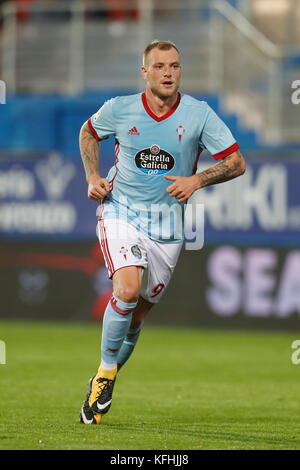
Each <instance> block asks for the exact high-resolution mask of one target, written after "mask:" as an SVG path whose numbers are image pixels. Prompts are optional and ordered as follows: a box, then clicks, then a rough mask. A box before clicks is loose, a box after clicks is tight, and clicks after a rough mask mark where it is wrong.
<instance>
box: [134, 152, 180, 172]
mask: <svg viewBox="0 0 300 470" xmlns="http://www.w3.org/2000/svg"><path fill="white" fill-rule="evenodd" d="M135 164H136V166H137V167H138V169H139V170H141V171H142V172H143V173H146V174H147V175H161V174H163V173H167V172H168V171H170V170H172V168H173V167H174V165H175V159H174V157H173V156H172V155H171V154H170V153H169V152H167V151H166V150H163V149H161V148H160V147H159V145H156V144H153V145H151V147H150V148H147V149H143V150H140V151H139V152H138V153H137V154H136V155H135Z"/></svg>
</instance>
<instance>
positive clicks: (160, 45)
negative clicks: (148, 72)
mask: <svg viewBox="0 0 300 470" xmlns="http://www.w3.org/2000/svg"><path fill="white" fill-rule="evenodd" d="M172 48H174V49H175V50H176V51H177V52H178V54H180V52H179V49H178V48H177V46H176V45H175V44H174V42H172V41H159V40H158V39H155V40H154V41H152V42H150V43H149V44H148V46H146V48H145V50H144V54H143V65H145V64H146V60H147V56H148V54H149V52H151V51H152V49H159V50H160V51H169V50H170V49H172Z"/></svg>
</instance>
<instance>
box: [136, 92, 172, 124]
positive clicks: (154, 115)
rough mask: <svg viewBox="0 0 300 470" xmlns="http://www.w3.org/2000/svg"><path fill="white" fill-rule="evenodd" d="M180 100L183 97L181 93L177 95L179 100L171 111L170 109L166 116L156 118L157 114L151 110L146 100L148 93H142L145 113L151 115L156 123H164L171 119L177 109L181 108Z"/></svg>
mask: <svg viewBox="0 0 300 470" xmlns="http://www.w3.org/2000/svg"><path fill="white" fill-rule="evenodd" d="M180 99H181V95H180V93H179V92H178V93H177V100H176V102H175V104H174V106H172V108H171V109H169V111H168V112H167V113H166V114H164V115H163V116H156V114H154V113H153V112H152V111H151V109H150V108H149V105H148V103H147V98H146V93H145V92H144V93H142V102H143V105H144V108H145V111H146V113H148V114H149V116H150V117H152V119H154V120H155V121H157V122H160V121H164V120H165V119H167V118H168V117H170V116H171V115H172V114H173V113H175V111H176V109H177V108H178V106H179V103H180Z"/></svg>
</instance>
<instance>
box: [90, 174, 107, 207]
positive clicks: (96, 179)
mask: <svg viewBox="0 0 300 470" xmlns="http://www.w3.org/2000/svg"><path fill="white" fill-rule="evenodd" d="M109 191H110V189H109V182H108V180H107V179H105V178H101V176H99V175H91V176H90V178H89V181H88V198H89V199H92V200H93V201H99V200H100V201H102V199H104V198H105V196H106V195H107V193H109Z"/></svg>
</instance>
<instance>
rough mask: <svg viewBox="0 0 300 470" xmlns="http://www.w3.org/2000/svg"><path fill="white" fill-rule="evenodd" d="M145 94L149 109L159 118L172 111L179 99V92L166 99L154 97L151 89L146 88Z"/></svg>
mask: <svg viewBox="0 0 300 470" xmlns="http://www.w3.org/2000/svg"><path fill="white" fill-rule="evenodd" d="M145 94H146V99H147V104H148V106H149V108H150V109H151V111H152V112H153V113H154V114H155V115H156V116H158V117H161V116H163V115H164V114H166V113H167V112H168V111H170V109H172V108H173V106H175V104H176V102H177V99H178V92H176V93H175V94H174V95H172V96H170V97H168V98H166V99H162V98H160V97H159V96H157V95H154V94H153V93H152V91H151V89H150V88H146V90H145Z"/></svg>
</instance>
